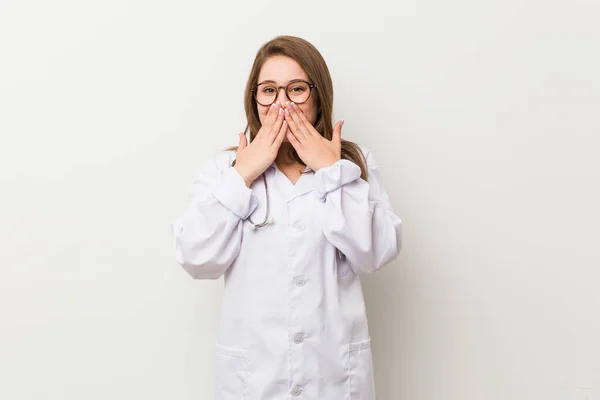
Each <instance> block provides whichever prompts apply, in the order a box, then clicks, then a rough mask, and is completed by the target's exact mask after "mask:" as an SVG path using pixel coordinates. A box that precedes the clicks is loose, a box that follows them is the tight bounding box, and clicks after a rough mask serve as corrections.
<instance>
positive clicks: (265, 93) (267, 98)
mask: <svg viewBox="0 0 600 400" xmlns="http://www.w3.org/2000/svg"><path fill="white" fill-rule="evenodd" d="M254 97H256V101H257V102H258V103H259V104H262V105H269V104H271V103H273V102H274V101H275V97H277V87H275V85H271V84H269V83H263V84H261V85H258V86H257V87H256V90H255V91H254Z"/></svg>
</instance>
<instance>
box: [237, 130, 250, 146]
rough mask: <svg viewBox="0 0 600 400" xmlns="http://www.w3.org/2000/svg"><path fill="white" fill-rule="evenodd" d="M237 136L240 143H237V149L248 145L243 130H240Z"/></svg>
mask: <svg viewBox="0 0 600 400" xmlns="http://www.w3.org/2000/svg"><path fill="white" fill-rule="evenodd" d="M239 136H240V144H239V145H238V151H239V150H244V149H245V148H246V146H248V139H247V138H246V135H245V134H244V133H243V132H240V133H239Z"/></svg>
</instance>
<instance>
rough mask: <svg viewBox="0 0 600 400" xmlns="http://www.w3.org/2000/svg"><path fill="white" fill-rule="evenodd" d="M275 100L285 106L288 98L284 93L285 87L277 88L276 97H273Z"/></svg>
mask: <svg viewBox="0 0 600 400" xmlns="http://www.w3.org/2000/svg"><path fill="white" fill-rule="evenodd" d="M275 101H278V102H279V104H281V106H282V107H283V106H285V103H287V102H288V98H287V96H286V94H285V88H283V87H280V88H277V98H276V99H275Z"/></svg>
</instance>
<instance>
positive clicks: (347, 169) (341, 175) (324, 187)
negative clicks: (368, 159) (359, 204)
mask: <svg viewBox="0 0 600 400" xmlns="http://www.w3.org/2000/svg"><path fill="white" fill-rule="evenodd" d="M360 174H361V170H360V167H359V166H358V165H356V164H354V163H353V162H352V161H350V160H339V161H337V162H336V163H335V164H333V165H331V166H329V167H325V168H321V169H319V170H318V171H317V172H315V195H316V196H317V197H318V198H319V199H320V200H321V201H325V198H326V196H327V193H329V192H332V191H334V190H336V189H339V188H340V187H342V186H343V185H345V184H347V183H350V182H352V181H354V180H356V179H358V178H360Z"/></svg>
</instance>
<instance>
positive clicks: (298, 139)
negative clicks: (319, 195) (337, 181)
mask: <svg viewBox="0 0 600 400" xmlns="http://www.w3.org/2000/svg"><path fill="white" fill-rule="evenodd" d="M285 120H286V121H287V123H288V127H289V129H288V133H287V138H288V140H289V141H290V143H291V144H292V146H294V149H296V152H298V156H300V158H301V159H302V161H304V163H305V164H306V165H307V166H308V167H310V169H312V170H313V171H315V172H316V171H318V170H319V169H321V168H325V167H330V166H332V165H333V164H335V163H336V162H337V161H339V160H340V159H341V158H342V125H344V120H340V121H338V122H337V123H336V124H335V126H334V127H333V136H332V138H331V140H327V139H325V138H324V137H323V136H321V134H320V133H319V132H318V131H317V130H316V129H315V128H314V127H313V126H312V124H311V123H310V122H309V121H308V120H307V119H306V117H305V116H304V113H303V112H302V110H300V107H298V106H297V105H296V104H295V103H288V104H287V107H286V109H285Z"/></svg>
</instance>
